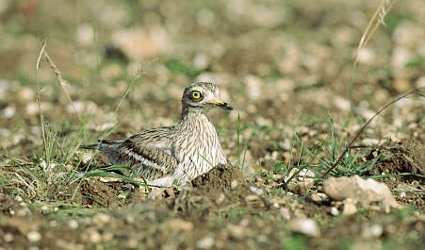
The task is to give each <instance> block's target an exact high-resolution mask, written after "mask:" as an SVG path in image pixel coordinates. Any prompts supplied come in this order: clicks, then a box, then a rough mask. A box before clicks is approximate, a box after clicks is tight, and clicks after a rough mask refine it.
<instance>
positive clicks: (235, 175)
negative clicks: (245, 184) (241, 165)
mask: <svg viewBox="0 0 425 250" xmlns="http://www.w3.org/2000/svg"><path fill="white" fill-rule="evenodd" d="M242 177H243V176H242V173H241V172H240V170H239V169H238V168H237V167H234V166H231V165H218V166H216V167H215V168H213V169H211V170H210V171H209V172H207V173H205V174H203V175H201V176H199V177H197V178H196V179H194V180H192V182H191V183H192V186H193V187H194V188H198V189H202V190H205V191H208V190H229V189H231V187H232V182H233V183H234V184H235V183H241V182H242V181H243V178H242Z"/></svg>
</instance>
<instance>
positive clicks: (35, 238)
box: [27, 231, 41, 242]
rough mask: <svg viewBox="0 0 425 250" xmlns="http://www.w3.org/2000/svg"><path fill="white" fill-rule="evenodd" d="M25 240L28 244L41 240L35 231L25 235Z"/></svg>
mask: <svg viewBox="0 0 425 250" xmlns="http://www.w3.org/2000/svg"><path fill="white" fill-rule="evenodd" d="M27 239H28V240H29V241H30V242H37V241H40V240H41V234H40V233H39V232H37V231H30V232H28V233H27Z"/></svg>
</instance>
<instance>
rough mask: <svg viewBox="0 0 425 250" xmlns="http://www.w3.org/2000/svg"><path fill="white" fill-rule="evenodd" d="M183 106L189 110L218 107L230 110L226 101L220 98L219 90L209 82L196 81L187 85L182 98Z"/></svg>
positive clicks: (230, 107)
mask: <svg viewBox="0 0 425 250" xmlns="http://www.w3.org/2000/svg"><path fill="white" fill-rule="evenodd" d="M182 103H183V108H189V109H191V110H193V109H195V110H201V111H203V110H209V109H211V108H214V107H219V108H221V109H224V110H232V109H233V108H232V106H230V105H229V104H228V103H227V102H224V101H223V100H222V99H221V98H220V90H219V89H218V88H217V86H215V85H214V84H212V83H209V82H196V83H192V84H191V85H189V86H187V87H186V88H185V90H184V93H183V98H182Z"/></svg>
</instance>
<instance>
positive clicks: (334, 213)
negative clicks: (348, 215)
mask: <svg viewBox="0 0 425 250" xmlns="http://www.w3.org/2000/svg"><path fill="white" fill-rule="evenodd" d="M331 214H332V215H333V216H337V215H339V210H338V208H336V207H331Z"/></svg>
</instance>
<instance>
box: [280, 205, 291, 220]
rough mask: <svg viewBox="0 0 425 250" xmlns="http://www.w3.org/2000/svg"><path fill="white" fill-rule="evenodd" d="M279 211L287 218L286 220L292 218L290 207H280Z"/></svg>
mask: <svg viewBox="0 0 425 250" xmlns="http://www.w3.org/2000/svg"><path fill="white" fill-rule="evenodd" d="M279 213H280V215H281V216H282V218H283V219H285V220H290V219H291V212H290V211H289V209H288V208H286V207H282V208H281V209H279Z"/></svg>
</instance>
